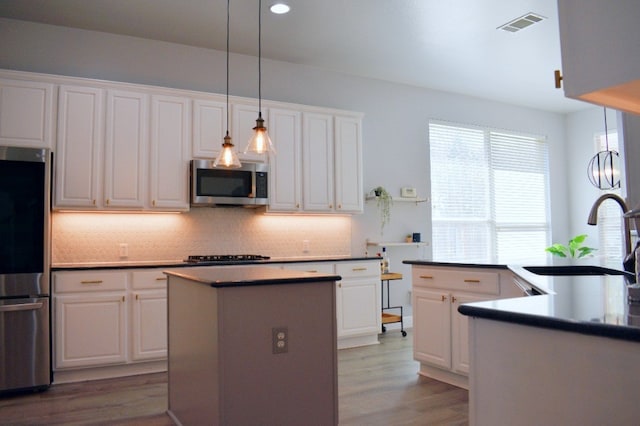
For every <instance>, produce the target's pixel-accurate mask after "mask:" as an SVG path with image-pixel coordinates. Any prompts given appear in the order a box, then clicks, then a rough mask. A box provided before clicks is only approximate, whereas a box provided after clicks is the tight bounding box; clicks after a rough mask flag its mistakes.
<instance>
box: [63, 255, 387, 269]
mask: <svg viewBox="0 0 640 426" xmlns="http://www.w3.org/2000/svg"><path fill="white" fill-rule="evenodd" d="M359 260H376V261H380V258H379V257H344V256H340V257H322V258H310V257H282V258H271V259H269V260H255V261H246V260H245V261H239V262H212V263H209V264H206V265H205V264H197V263H188V262H184V261H182V260H158V261H124V262H96V263H65V264H54V265H53V266H52V267H51V270H52V271H54V272H55V271H77V270H91V269H131V268H185V267H195V266H233V265H266V266H268V265H269V264H274V263H320V262H350V261H359Z"/></svg>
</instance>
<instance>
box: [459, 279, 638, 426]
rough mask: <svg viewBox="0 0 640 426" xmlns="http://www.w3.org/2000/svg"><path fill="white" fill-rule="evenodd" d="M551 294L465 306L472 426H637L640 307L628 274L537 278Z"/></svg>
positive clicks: (541, 285)
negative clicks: (630, 292)
mask: <svg viewBox="0 0 640 426" xmlns="http://www.w3.org/2000/svg"><path fill="white" fill-rule="evenodd" d="M510 269H511V271H512V272H513V273H514V274H515V275H516V276H517V277H518V278H519V279H521V280H525V281H527V282H530V283H531V284H533V285H534V286H535V287H536V288H547V289H548V291H549V293H548V294H543V295H536V296H532V297H519V298H512V299H503V300H493V301H483V302H477V303H470V304H464V305H461V306H460V307H459V308H458V310H459V312H460V313H462V314H463V315H467V316H468V317H469V348H470V372H469V385H470V388H469V411H470V412H469V414H470V421H471V424H476V425H489V424H518V425H529V424H530V425H534V424H536V425H537V424H564V425H574V424H580V425H601V424H637V423H638V419H640V404H638V402H637V401H635V398H636V391H637V389H638V384H639V383H640V362H639V361H640V358H639V357H638V354H639V353H640V325H639V324H640V316H638V313H637V311H638V310H639V308H640V307H638V306H636V305H632V304H629V303H628V302H627V298H626V294H625V289H626V285H627V284H628V282H627V280H626V278H625V277H623V276H611V275H604V276H586V275H584V276H583V275H580V276H534V275H533V274H530V273H527V272H526V271H524V270H523V269H522V268H516V267H511V268H510Z"/></svg>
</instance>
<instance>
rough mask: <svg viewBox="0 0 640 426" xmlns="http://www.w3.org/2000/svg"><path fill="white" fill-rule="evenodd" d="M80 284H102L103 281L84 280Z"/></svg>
mask: <svg viewBox="0 0 640 426" xmlns="http://www.w3.org/2000/svg"><path fill="white" fill-rule="evenodd" d="M80 284H102V280H82V281H80Z"/></svg>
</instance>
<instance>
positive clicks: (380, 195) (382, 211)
mask: <svg viewBox="0 0 640 426" xmlns="http://www.w3.org/2000/svg"><path fill="white" fill-rule="evenodd" d="M371 194H373V195H374V196H375V197H376V206H377V207H378V214H379V215H380V233H381V234H382V232H383V230H384V226H385V225H386V224H387V223H389V221H391V205H392V204H393V198H392V197H391V194H389V192H388V191H387V190H386V189H385V188H384V187H383V186H377V187H375V188H373V189H372V190H371Z"/></svg>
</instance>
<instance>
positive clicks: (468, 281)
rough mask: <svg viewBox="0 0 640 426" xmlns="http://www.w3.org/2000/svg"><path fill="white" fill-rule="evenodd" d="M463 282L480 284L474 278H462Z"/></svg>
mask: <svg viewBox="0 0 640 426" xmlns="http://www.w3.org/2000/svg"><path fill="white" fill-rule="evenodd" d="M464 282H465V283H472V284H480V280H476V279H466V280H464Z"/></svg>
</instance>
